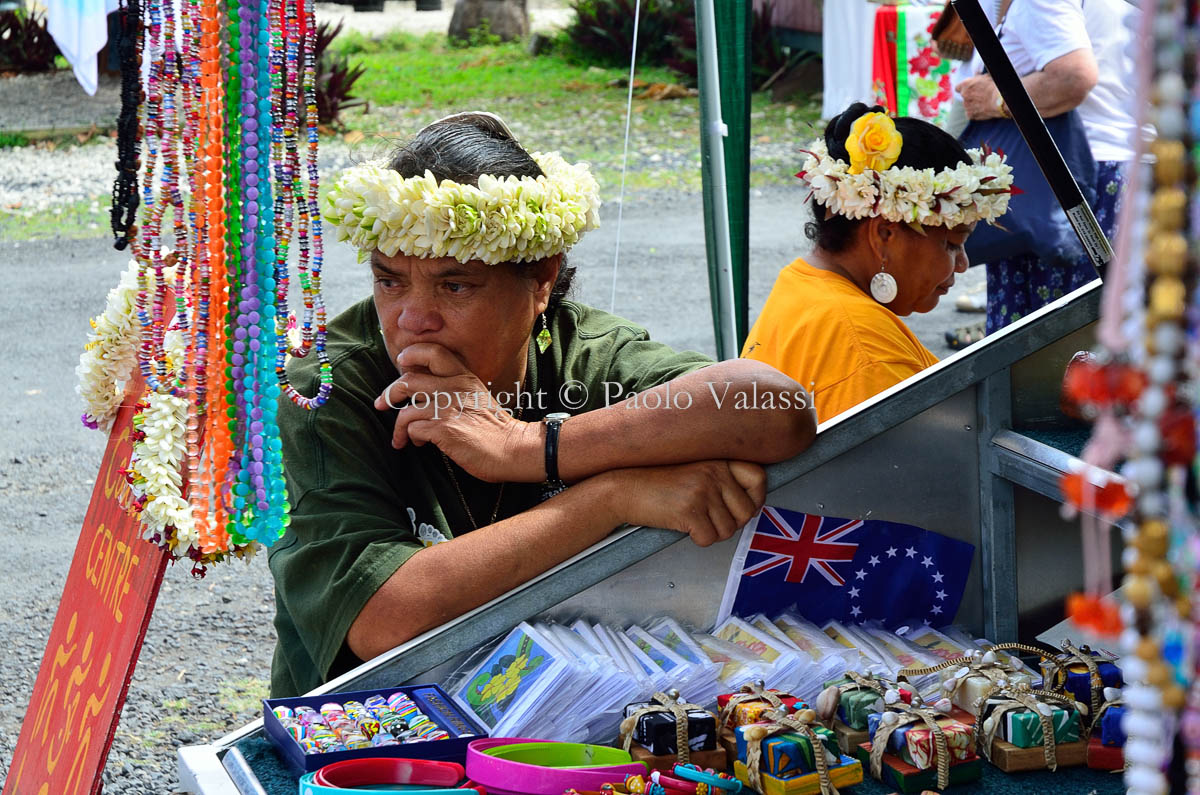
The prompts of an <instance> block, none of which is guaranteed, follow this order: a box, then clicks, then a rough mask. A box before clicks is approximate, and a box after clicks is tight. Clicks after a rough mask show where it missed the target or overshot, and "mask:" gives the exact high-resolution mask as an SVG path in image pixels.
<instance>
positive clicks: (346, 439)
mask: <svg viewBox="0 0 1200 795" xmlns="http://www.w3.org/2000/svg"><path fill="white" fill-rule="evenodd" d="M550 333H551V335H552V336H553V340H554V341H553V344H552V345H551V346H550V348H549V349H547V351H546V352H545V353H544V354H539V353H537V346H536V344H532V343H531V344H530V345H529V365H528V378H529V381H528V382H527V389H529V390H530V391H531V392H532V393H533V394H534V395H535V396H541V398H542V399H541V401H540V404H539V403H538V402H535V403H534V405H532V406H531V407H530V408H527V409H526V410H525V412H524V414H523V416H522V419H524V420H526V421H532V420H540V419H541V418H542V417H544V416H545V415H546V414H548V413H549V412H552V411H562V410H564V407H563V405H562V403H561V398H560V391H561V390H562V388H563V384H565V383H566V382H567V381H578V382H580V383H582V384H583V385H585V386H586V394H587V399H586V402H584V404H583V405H582V406H579V405H575V406H572V407H571V409H570V411H571V413H573V414H579V413H583V412H585V411H591V410H593V409H596V408H600V407H603V406H604V405H605V397H606V391H605V386H604V385H605V384H606V383H608V384H614V385H620V389H621V391H622V393H623V394H628V393H630V392H640V391H643V390H645V389H648V388H650V387H652V386H655V385H657V384H661V383H664V382H666V381H669V380H671V379H673V378H676V377H677V376H680V375H683V374H684V373H688V372H691V371H692V370H696V369H698V368H700V367H703V366H705V365H707V364H709V363H710V360H709V359H708V358H706V357H704V356H702V355H700V354H698V353H691V352H685V353H676V352H675V351H673V350H671V349H670V348H668V347H666V346H665V345H662V344H660V343H657V342H651V341H650V338H649V335H648V334H647V333H646V331H645V329H642V328H639V327H638V326H635V325H633V324H632V323H629V322H628V321H626V320H622V319H621V318H619V317H615V316H613V315H609V314H607V313H605V312H601V311H599V310H596V309H592V308H590V307H587V306H583V305H581V304H577V303H573V302H570V301H563V302H562V303H561V304H560V305H559V308H558V309H557V310H555V311H554V312H553V318H552V320H551V322H550ZM327 351H328V355H329V360H330V362H331V364H332V365H333V384H334V386H333V394H332V395H331V397H330V399H329V401H328V402H327V403H326V404H325V405H324V406H322V407H321V408H319V409H317V410H315V411H306V410H304V409H301V408H298V407H296V406H295V405H294V404H292V403H291V402H290V401H288V400H287V399H286V398H284V399H283V400H282V401H281V403H280V410H279V425H280V430H281V434H282V437H283V458H284V469H285V473H286V476H287V486H288V497H289V500H290V502H291V524H290V526H289V527H288V529H287V531H286V533H285V534H284V536H283V538H281V539H280V540H279V542H278V543H277V544H276V545H275V546H274V547H273V548H272V549H271V550H270V554H269V562H270V566H271V574H272V575H273V576H274V578H275V605H276V612H275V629H276V632H277V633H278V637H279V641H278V645H277V646H276V647H275V657H274V660H273V662H272V665H271V694H272V695H273V696H274V697H283V696H293V695H298V694H300V693H303V692H307V691H309V690H311V689H313V688H314V687H317V686H318V685H320V684H321V683H323V682H325V681H328V680H329V679H332V678H333V677H335V676H337V675H339V674H342V673H344V672H345V671H347V670H349V669H350V668H352V667H354V666H355V665H358V664H359V663H360V660H358V658H356V657H355V656H354V654H353V653H352V652H351V651H350V649H349V647H348V646H347V645H346V633H347V632H348V631H349V629H350V625H351V624H352V623H353V622H354V619H355V618H356V617H357V616H358V614H359V612H360V611H361V610H362V608H363V606H364V605H365V604H366V603H367V600H368V599H370V597H371V596H372V595H373V594H374V593H375V592H376V591H377V590H378V589H379V588H380V586H382V585H383V583H384V582H386V581H387V580H388V578H390V577H391V576H392V575H393V574H394V573H395V572H396V570H397V569H398V568H400V566H401V565H402V564H403V563H404V562H405V561H407V560H408V559H409V558H410V557H412V555H413V554H414V553H416V552H417V551H418V550H420V549H422V548H423V546H427V545H429V544H431V543H436V542H437V541H440V540H446V539H450V538H453V537H454V536H455V535H456V534H462V533H464V532H468V531H470V530H471V529H472V524H473V523H472V522H471V521H470V519H468V515H467V512H466V510H465V509H464V503H465V504H466V505H467V506H469V508H470V514H471V516H473V517H474V518H475V520H476V522H478V524H479V525H480V526H483V525H486V524H488V523H489V521H490V519H491V516H492V512H493V510H497V501H498V496H499V489H500V487H499V486H498V485H496V484H491V483H484V482H482V481H478V480H476V479H474V478H473V477H471V476H470V475H468V474H467V473H466V472H464V471H463V470H462V469H459V468H458V467H457V466H456V465H454V464H449V465H448V464H447V462H446V460H444V459H443V457H442V455H441V453H440V452H439V451H438V449H437V448H436V447H435V446H434V445H431V444H430V445H424V446H421V447H418V446H415V445H408V446H406V447H405V448H404V449H401V450H395V449H393V448H392V446H391V439H392V429H393V426H394V424H395V417H396V412H395V411H390V410H389V411H377V410H376V409H375V408H374V405H373V404H374V401H375V398H376V397H377V396H378V395H379V394H380V393H382V392H383V389H384V387H386V386H387V385H388V384H389V383H391V382H392V381H394V380H395V379H396V378H397V377H398V375H397V372H396V368H395V366H394V365H393V364H392V362H391V360H390V359H389V357H388V354H387V351H386V349H385V348H384V344H383V338H382V336H381V334H380V330H379V320H378V317H377V315H376V314H375V305H374V303H373V302H372V300H371V299H366V300H364V301H361V302H359V303H358V304H356V305H354V306H353V307H351V308H350V309H348V310H347V311H345V312H343V313H342V314H341V315H339V316H338V317H337V318H335V319H334V320H333V322H332V323H330V325H329V333H328V339H327ZM288 373H289V376H290V377H291V380H292V382H293V383H294V384H295V385H296V388H297V389H299V390H300V391H301V392H303V393H304V394H306V395H311V394H315V392H316V386H317V362H316V360H315V357H314V356H309V357H306V358H304V359H300V360H293V361H292V362H291V364H290V365H289V367H288ZM616 389H617V387H616V386H609V387H608V392H607V394H608V395H609V396H610V397H611V396H612V395H613V394H614V392H615V391H616ZM583 394H584V391H583V390H581V389H579V388H578V387H572V388H570V389H569V390H568V400H569V401H577V400H579V399H580V398H581V397H583ZM451 469H452V470H453V473H454V475H453V480H452V479H451V476H450V475H449V472H450V471H451ZM455 481H457V488H456V483H455ZM540 497H541V484H538V483H522V484H516V483H510V484H507V485H506V486H505V487H504V491H503V496H502V499H500V501H499V505H498V510H497V518H498V519H503V518H507V517H509V516H512V515H514V514H517V513H520V512H522V511H524V510H527V509H529V508H531V507H533V506H534V505H536V504H537V503H538V501H539V500H540Z"/></svg>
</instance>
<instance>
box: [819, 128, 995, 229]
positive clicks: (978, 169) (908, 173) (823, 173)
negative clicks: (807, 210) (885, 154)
mask: <svg viewBox="0 0 1200 795" xmlns="http://www.w3.org/2000/svg"><path fill="white" fill-rule="evenodd" d="M806 151H807V152H808V158H807V159H806V160H805V161H804V168H803V170H802V171H801V172H800V173H799V174H797V175H796V176H798V177H799V178H800V179H801V180H802V181H803V182H805V183H807V184H808V186H809V188H810V189H811V190H812V193H811V195H812V198H814V199H816V200H817V203H818V204H820V205H821V206H822V207H825V208H827V209H828V210H829V211H830V212H832V213H834V214H836V215H842V216H845V217H846V218H852V219H857V218H872V217H875V216H882V217H883V218H886V219H887V220H889V221H893V222H898V223H909V224H920V225H921V226H947V227H953V226H961V225H963V224H970V223H974V222H975V221H986V222H987V223H995V221H996V219H998V218H999V217H1000V216H1002V215H1004V213H1005V212H1006V211H1007V210H1008V200H1009V197H1010V196H1011V195H1012V193H1013V184H1012V181H1013V180H1012V167H1011V166H1009V165H1008V163H1006V162H1005V160H1004V157H1003V156H1002V155H1000V154H998V153H997V152H992V151H984V150H981V149H970V150H968V151H967V155H968V156H969V157H970V158H971V163H970V164H967V163H959V164H958V165H957V166H955V167H954V168H943V169H942V170H941V171H934V169H932V168H922V169H917V168H911V167H909V166H904V167H902V168H889V169H886V170H884V171H874V170H871V169H866V170H864V171H863V172H862V173H861V174H851V173H850V170H849V169H850V166H849V164H848V163H846V161H844V160H839V159H837V158H835V157H832V156H831V155H830V154H829V150H828V149H827V148H826V146H825V141H824V140H821V139H817V140H816V141H814V142H813V144H812V145H811V148H810V149H809V150H806Z"/></svg>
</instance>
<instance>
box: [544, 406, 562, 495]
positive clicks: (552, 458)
mask: <svg viewBox="0 0 1200 795" xmlns="http://www.w3.org/2000/svg"><path fill="white" fill-rule="evenodd" d="M561 427H562V420H557V419H556V420H547V421H546V480H548V481H550V482H551V483H554V482H556V481H557V480H558V479H559V478H558V432H559V429H560V428H561Z"/></svg>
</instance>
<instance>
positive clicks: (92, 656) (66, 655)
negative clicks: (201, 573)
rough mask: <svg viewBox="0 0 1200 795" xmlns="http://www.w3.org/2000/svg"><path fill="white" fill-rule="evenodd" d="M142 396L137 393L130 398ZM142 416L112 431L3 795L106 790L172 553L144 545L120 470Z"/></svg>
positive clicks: (121, 421) (121, 420)
mask: <svg viewBox="0 0 1200 795" xmlns="http://www.w3.org/2000/svg"><path fill="white" fill-rule="evenodd" d="M140 389H141V384H140V383H138V384H134V385H133V388H132V389H131V390H130V394H140ZM134 413H135V408H134V406H133V405H125V406H122V407H121V410H120V412H119V413H118V414H117V417H116V421H115V422H114V423H113V430H112V433H111V434H110V435H109V439H108V448H107V450H105V453H104V461H103V463H102V464H101V467H100V474H99V476H98V477H97V478H96V485H95V487H94V489H93V491H92V500H91V504H90V505H89V506H88V510H87V515H86V516H85V517H84V520H83V530H82V531H81V532H80V534H79V542H78V544H76V546H75V557H74V559H73V560H72V561H71V570H70V572H69V573H68V575H67V582H66V585H65V586H64V587H63V595H62V599H61V600H60V601H59V606H58V614H57V615H56V616H55V618H54V627H53V629H52V630H51V632H50V639H49V640H48V641H47V643H46V652H45V654H44V656H43V657H42V665H41V668H40V669H39V670H38V676H37V681H36V683H35V684H34V688H33V697H32V698H31V699H30V701H29V708H28V709H27V710H26V712H25V719H24V722H23V723H22V725H21V736H20V738H19V739H18V740H17V750H16V753H15V754H14V755H13V759H12V764H11V765H10V766H9V772H8V780H7V782H6V783H5V787H4V793H5V795H9V793H12V794H13V795H26V793H29V795H74V794H75V793H96V792H99V790H100V785H101V773H102V772H103V770H104V762H105V759H106V758H107V757H108V750H109V747H110V746H111V745H112V741H113V734H114V733H115V732H116V729H117V721H118V720H119V718H120V715H121V707H122V705H123V704H124V703H125V694H126V691H127V690H128V688H129V680H130V678H131V677H132V676H133V669H134V667H135V666H136V664H137V658H138V654H139V652H140V651H141V648H142V641H143V639H144V638H145V635H146V627H147V625H148V624H149V623H150V614H151V612H152V611H153V609H154V603H155V600H156V599H157V598H158V589H159V586H160V585H161V584H162V577H163V571H164V568H165V566H166V562H167V557H166V553H165V552H163V551H162V550H160V549H158V548H157V547H155V546H154V545H152V544H150V543H148V542H146V541H144V540H142V538H141V530H140V524H139V522H138V520H137V519H136V518H134V516H133V515H132V513H131V508H130V506H131V503H132V501H133V494H132V493H131V492H130V489H129V484H128V483H127V482H126V480H125V477H124V474H123V473H122V471H121V470H123V469H124V468H125V467H127V466H128V465H129V456H130V453H131V452H132V450H133V442H132V440H131V434H132V432H133V425H132V420H133V415H134Z"/></svg>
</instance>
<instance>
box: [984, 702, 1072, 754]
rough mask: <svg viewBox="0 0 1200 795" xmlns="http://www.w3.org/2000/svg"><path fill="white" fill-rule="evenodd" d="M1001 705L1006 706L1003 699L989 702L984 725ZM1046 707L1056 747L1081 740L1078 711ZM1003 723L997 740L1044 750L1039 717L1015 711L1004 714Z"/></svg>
mask: <svg viewBox="0 0 1200 795" xmlns="http://www.w3.org/2000/svg"><path fill="white" fill-rule="evenodd" d="M1001 703H1004V702H1003V700H1001V699H988V703H987V705H985V706H984V713H983V714H984V721H985V722H986V721H987V720H988V716H989V715H990V714H991V712H992V710H993V709H995V707H996V705H998V704H1001ZM1047 706H1050V708H1051V710H1052V711H1051V713H1050V714H1049V715H1048V716H1047V717H1049V718H1050V723H1051V724H1052V725H1053V726H1054V742H1055V744H1062V743H1074V742H1078V741H1079V737H1080V718H1079V711H1078V710H1076V709H1074V708H1071V709H1066V708H1065V707H1061V706H1057V705H1047ZM1000 720H1001V723H1000V726H999V727H998V729H997V731H996V736H998V737H1000V738H1001V739H1003V740H1006V741H1008V742H1010V743H1012V744H1013V745H1015V746H1017V747H1018V748H1041V747H1042V738H1043V737H1044V734H1043V729H1042V721H1041V718H1040V716H1039V715H1037V714H1036V713H1034V712H1032V711H1030V710H1028V709H1025V710H1013V711H1011V712H1006V713H1004V715H1003V716H1002V717H1001V719H1000Z"/></svg>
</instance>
